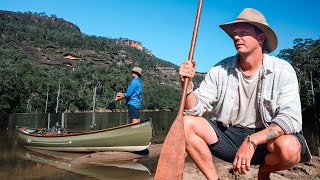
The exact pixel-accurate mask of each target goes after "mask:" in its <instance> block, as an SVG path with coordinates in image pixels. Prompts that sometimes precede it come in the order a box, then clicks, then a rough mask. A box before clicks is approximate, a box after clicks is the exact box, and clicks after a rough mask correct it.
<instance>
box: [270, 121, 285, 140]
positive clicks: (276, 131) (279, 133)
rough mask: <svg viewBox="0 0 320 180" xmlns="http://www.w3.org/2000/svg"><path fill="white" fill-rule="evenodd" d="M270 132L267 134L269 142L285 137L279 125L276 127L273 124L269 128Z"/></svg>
mask: <svg viewBox="0 0 320 180" xmlns="http://www.w3.org/2000/svg"><path fill="white" fill-rule="evenodd" d="M269 128H270V129H269V131H268V132H267V133H266V136H267V141H270V140H272V139H275V138H277V137H279V136H282V135H284V132H283V131H281V130H279V126H278V125H275V124H271V125H270V126H269Z"/></svg>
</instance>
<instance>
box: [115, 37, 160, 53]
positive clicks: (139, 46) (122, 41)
mask: <svg viewBox="0 0 320 180" xmlns="http://www.w3.org/2000/svg"><path fill="white" fill-rule="evenodd" d="M116 44H118V45H126V46H131V47H134V48H137V49H139V50H140V51H144V52H145V53H147V54H149V55H150V56H154V55H153V54H152V53H151V52H150V51H149V50H148V49H146V48H144V47H142V43H141V42H139V41H134V40H129V39H116Z"/></svg>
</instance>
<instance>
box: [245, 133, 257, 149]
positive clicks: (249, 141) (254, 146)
mask: <svg viewBox="0 0 320 180" xmlns="http://www.w3.org/2000/svg"><path fill="white" fill-rule="evenodd" d="M244 139H247V143H248V145H249V149H250V144H252V146H253V148H254V150H256V149H257V145H256V143H254V142H253V141H252V140H251V138H250V136H249V135H248V136H247V137H246V138H244Z"/></svg>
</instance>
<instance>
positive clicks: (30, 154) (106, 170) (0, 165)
mask: <svg viewBox="0 0 320 180" xmlns="http://www.w3.org/2000/svg"><path fill="white" fill-rule="evenodd" d="M92 117H93V116H92V113H74V114H65V116H64V126H65V129H67V131H88V130H90V126H91V125H92ZM175 117H176V112H142V113H141V119H147V118H152V123H153V128H154V130H155V137H154V138H153V140H152V142H153V143H162V142H163V141H164V139H165V136H166V134H167V132H168V131H169V129H170V126H171V124H172V121H173V120H174V119H175ZM61 118H62V115H61V114H51V116H50V123H49V127H52V126H53V125H54V123H55V122H60V123H61ZM95 118H96V120H95V123H96V127H97V129H103V128H108V127H113V126H118V125H122V124H126V123H127V113H96V115H95ZM8 119H9V120H8ZM15 125H20V126H27V127H34V128H41V127H48V114H14V115H10V116H9V117H8V116H1V121H0V141H1V143H0V152H1V153H0V177H1V179H149V177H150V174H149V173H151V176H152V175H154V172H155V169H156V166H157V161H158V157H155V156H153V157H148V158H141V159H138V160H137V161H123V162H112V163H111V162H107V163H101V164H99V163H98V164H85V165H81V166H72V165H71V166H69V165H70V161H71V160H72V159H74V158H75V157H78V156H80V155H82V156H83V154H80V155H79V154H68V155H61V154H57V153H53V152H49V153H47V154H46V153H44V152H38V151H37V152H35V151H33V150H29V149H26V148H24V147H21V146H20V145H19V144H17V143H16V142H15V129H14V127H15ZM303 125H304V126H303V129H304V136H305V137H306V139H307V142H308V144H309V146H310V149H311V151H312V154H313V155H318V151H319V150H318V147H319V143H318V138H319V136H318V132H315V131H314V125H312V124H308V122H307V121H305V122H304V124H303Z"/></svg>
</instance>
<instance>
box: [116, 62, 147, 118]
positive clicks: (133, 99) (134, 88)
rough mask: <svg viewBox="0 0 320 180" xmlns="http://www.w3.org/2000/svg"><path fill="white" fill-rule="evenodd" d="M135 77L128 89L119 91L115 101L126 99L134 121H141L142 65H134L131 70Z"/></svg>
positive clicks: (130, 115)
mask: <svg viewBox="0 0 320 180" xmlns="http://www.w3.org/2000/svg"><path fill="white" fill-rule="evenodd" d="M131 75H132V77H133V79H132V81H131V82H130V84H129V86H128V88H127V91H126V92H125V93H117V94H116V97H115V99H114V100H115V101H120V100H122V99H126V105H127V106H128V117H129V119H130V120H131V121H132V123H139V122H140V113H139V110H140V107H141V102H142V99H141V94H142V90H143V86H142V82H141V79H140V77H141V76H142V69H141V68H140V67H133V69H132V70H131Z"/></svg>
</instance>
